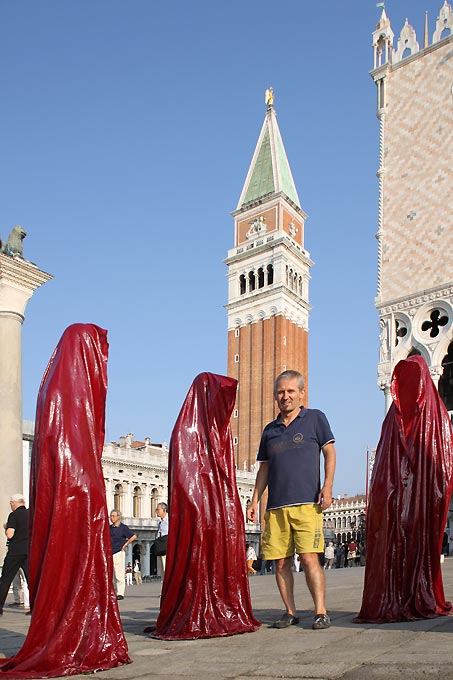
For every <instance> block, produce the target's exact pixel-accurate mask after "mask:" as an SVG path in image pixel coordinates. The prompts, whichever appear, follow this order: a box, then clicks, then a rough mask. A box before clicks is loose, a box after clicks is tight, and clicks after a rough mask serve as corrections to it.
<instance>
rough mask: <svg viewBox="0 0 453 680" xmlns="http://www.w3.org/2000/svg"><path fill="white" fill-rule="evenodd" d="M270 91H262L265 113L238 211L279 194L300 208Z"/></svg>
mask: <svg viewBox="0 0 453 680" xmlns="http://www.w3.org/2000/svg"><path fill="white" fill-rule="evenodd" d="M273 102H274V97H273V92H272V89H269V90H267V91H266V103H267V111H266V116H265V118H264V123H263V127H262V128H261V133H260V136H259V138H258V143H257V145H256V149H255V153H254V154H253V158H252V162H251V164H250V168H249V171H248V173H247V177H246V180H245V183H244V188H243V189H242V194H241V197H240V199H239V203H238V209H240V208H242V207H243V206H244V205H246V204H247V203H250V202H251V201H256V200H257V199H259V198H262V197H263V196H269V195H270V194H278V193H280V192H283V193H284V194H286V195H287V196H288V198H290V199H291V201H293V203H295V204H296V205H297V207H298V208H300V201H299V196H298V195H297V191H296V186H295V184H294V180H293V176H292V174H291V169H290V167H289V163H288V159H287V157H286V152H285V147H284V146H283V141H282V136H281V134H280V130H279V127H278V123H277V116H276V113H275V109H274V105H273Z"/></svg>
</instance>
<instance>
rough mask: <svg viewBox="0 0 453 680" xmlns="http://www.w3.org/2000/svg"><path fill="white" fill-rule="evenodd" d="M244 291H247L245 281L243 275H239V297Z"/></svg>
mask: <svg viewBox="0 0 453 680" xmlns="http://www.w3.org/2000/svg"><path fill="white" fill-rule="evenodd" d="M246 290H247V284H246V280H245V275H244V274H241V275H240V277H239V293H240V295H244V293H245V292H246Z"/></svg>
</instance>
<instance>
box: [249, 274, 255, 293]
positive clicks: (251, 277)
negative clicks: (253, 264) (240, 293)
mask: <svg viewBox="0 0 453 680" xmlns="http://www.w3.org/2000/svg"><path fill="white" fill-rule="evenodd" d="M251 290H255V272H249V291H251Z"/></svg>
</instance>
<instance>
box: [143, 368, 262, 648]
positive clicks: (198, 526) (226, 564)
mask: <svg viewBox="0 0 453 680" xmlns="http://www.w3.org/2000/svg"><path fill="white" fill-rule="evenodd" d="M236 386H237V381H236V380H234V379H233V378H226V377H224V376H221V375H213V374H212V373H202V374H201V375H199V376H198V377H197V378H195V380H194V382H193V384H192V386H191V388H190V390H189V393H188V395H187V397H186V400H185V402H184V405H183V407H182V409H181V412H180V414H179V417H178V420H177V421H176V425H175V427H174V429H173V433H172V436H171V444H170V459H169V494H168V497H169V500H170V508H169V517H170V522H169V536H168V549H167V564H166V569H165V578H164V584H163V588H162V597H161V610H160V614H159V618H158V620H157V626H156V631H155V633H153V637H158V638H161V639H164V640H182V639H190V640H192V639H196V638H208V637H217V636H220V635H233V634H235V633H246V632H250V631H254V630H256V629H257V628H258V627H259V625H260V624H259V622H258V621H256V619H254V617H253V613H252V606H251V602H250V592H249V584H248V578H247V569H246V563H245V532H244V516H243V510H242V507H241V503H240V500H239V495H238V491H237V488H236V474H235V466H234V454H233V443H232V439H231V430H230V417H231V412H232V410H233V407H234V401H235V397H236Z"/></svg>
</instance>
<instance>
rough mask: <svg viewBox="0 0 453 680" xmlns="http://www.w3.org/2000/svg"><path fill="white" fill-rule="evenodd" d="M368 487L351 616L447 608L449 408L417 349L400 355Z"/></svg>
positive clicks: (405, 616) (430, 613) (371, 618)
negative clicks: (361, 571) (358, 600)
mask: <svg viewBox="0 0 453 680" xmlns="http://www.w3.org/2000/svg"><path fill="white" fill-rule="evenodd" d="M391 394H392V398H393V404H392V405H391V407H390V410H389V412H388V414H387V416H386V418H385V420H384V423H383V425H382V433H381V439H380V441H379V444H378V448H377V451H376V458H375V463H374V468H373V475H372V479H371V487H370V501H369V507H368V517H367V558H366V571H365V585H364V591H363V600H362V608H361V610H360V614H359V616H358V617H357V618H356V619H355V621H356V623H365V622H369V623H388V622H391V621H414V620H416V619H425V618H432V617H435V616H438V615H439V614H449V613H451V611H452V606H451V604H450V602H446V601H445V596H444V589H443V584H442V573H441V565H440V554H441V548H442V538H443V534H444V527H445V522H446V516H447V511H448V506H449V502H450V496H451V488H452V467H453V437H452V430H451V424H450V418H449V416H448V412H447V410H446V408H445V406H444V404H443V402H442V400H441V398H440V396H439V393H438V391H437V390H436V388H435V386H434V383H433V381H432V379H431V376H430V373H429V369H428V366H427V364H426V362H425V360H424V359H423V358H422V357H420V356H413V357H410V358H409V359H406V360H404V361H400V362H399V363H398V364H397V366H396V367H395V370H394V372H393V376H392V384H391Z"/></svg>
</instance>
